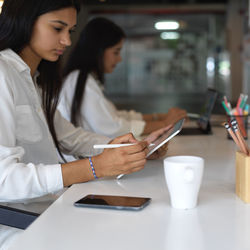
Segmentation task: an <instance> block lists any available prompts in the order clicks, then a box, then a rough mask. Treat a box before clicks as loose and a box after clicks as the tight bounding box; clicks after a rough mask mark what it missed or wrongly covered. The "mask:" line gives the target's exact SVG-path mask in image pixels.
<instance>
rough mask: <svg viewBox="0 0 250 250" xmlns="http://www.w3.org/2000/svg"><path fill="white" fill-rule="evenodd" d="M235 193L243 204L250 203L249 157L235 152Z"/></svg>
mask: <svg viewBox="0 0 250 250" xmlns="http://www.w3.org/2000/svg"><path fill="white" fill-rule="evenodd" d="M235 192H236V194H237V196H238V197H239V198H240V199H241V200H242V201H244V202H245V203H250V156H247V155H245V154H243V153H241V152H236V179H235Z"/></svg>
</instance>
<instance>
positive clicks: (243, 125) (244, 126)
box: [227, 115, 249, 140]
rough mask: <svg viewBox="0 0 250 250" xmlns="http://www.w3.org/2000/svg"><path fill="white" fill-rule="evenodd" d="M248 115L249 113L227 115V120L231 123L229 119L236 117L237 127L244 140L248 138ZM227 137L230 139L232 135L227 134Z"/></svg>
mask: <svg viewBox="0 0 250 250" xmlns="http://www.w3.org/2000/svg"><path fill="white" fill-rule="evenodd" d="M248 117H249V115H227V121H228V123H229V124H230V125H231V121H232V120H233V119H236V121H237V123H238V126H239V129H240V131H241V134H242V136H243V137H244V139H245V140H247V139H248ZM227 138H228V139H232V137H231V136H230V135H229V134H228V137H227Z"/></svg>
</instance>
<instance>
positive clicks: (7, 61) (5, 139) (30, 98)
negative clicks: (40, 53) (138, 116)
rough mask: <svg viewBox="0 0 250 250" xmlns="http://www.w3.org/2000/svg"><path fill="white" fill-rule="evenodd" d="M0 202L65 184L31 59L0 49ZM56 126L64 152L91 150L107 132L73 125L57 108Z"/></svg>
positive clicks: (103, 140)
mask: <svg viewBox="0 0 250 250" xmlns="http://www.w3.org/2000/svg"><path fill="white" fill-rule="evenodd" d="M0 89H1V91H0V202H19V201H24V200H29V199H32V198H36V197H40V196H43V195H46V194H48V193H53V192H56V191H58V190H60V189H62V188H63V180H62V173H61V165H60V164H59V157H58V153H57V150H56V148H55V145H54V142H53V139H52V136H51V134H50V131H49V128H48V125H47V122H46V118H45V115H44V112H43V109H42V107H41V97H40V95H39V91H37V88H36V83H35V79H32V78H31V75H30V69H29V67H28V66H27V64H26V63H25V62H24V61H23V60H22V59H21V58H20V57H19V56H18V55H17V54H16V53H15V52H14V51H12V50H10V49H7V50H4V51H1V52H0ZM54 122H55V129H56V133H57V137H58V140H59V142H60V144H61V145H62V146H63V148H65V149H66V150H65V151H64V153H66V154H72V155H78V156H79V155H82V156H89V155H94V154H98V153H100V151H96V150H95V151H94V149H93V144H97V143H107V142H108V141H109V140H110V139H109V138H107V137H104V136H98V135H96V134H93V133H90V132H87V131H84V130H83V129H82V128H75V127H74V126H73V125H72V124H71V123H69V122H68V121H66V120H65V119H64V118H63V117H62V116H61V115H60V113H59V112H58V111H57V112H56V114H55V120H54Z"/></svg>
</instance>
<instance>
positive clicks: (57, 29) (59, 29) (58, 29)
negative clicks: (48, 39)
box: [54, 27, 62, 32]
mask: <svg viewBox="0 0 250 250" xmlns="http://www.w3.org/2000/svg"><path fill="white" fill-rule="evenodd" d="M54 30H56V31H57V32H60V31H61V30H62V28H57V27H54Z"/></svg>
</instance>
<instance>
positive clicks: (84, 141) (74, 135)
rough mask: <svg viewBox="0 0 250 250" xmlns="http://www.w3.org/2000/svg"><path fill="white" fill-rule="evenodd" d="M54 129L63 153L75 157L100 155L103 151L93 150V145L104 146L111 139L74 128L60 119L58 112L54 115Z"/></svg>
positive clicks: (62, 118)
mask: <svg viewBox="0 0 250 250" xmlns="http://www.w3.org/2000/svg"><path fill="white" fill-rule="evenodd" d="M55 127H56V132H57V139H58V141H59V142H60V145H61V146H62V148H63V151H64V153H66V154H70V155H76V156H93V155H97V154H100V153H101V152H102V151H103V149H94V148H93V145H95V144H106V143H108V142H109V141H110V140H111V139H110V138H108V137H106V136H102V135H98V134H95V133H92V132H89V131H86V130H84V129H83V128H81V127H75V126H74V125H73V124H72V123H70V122H68V121H67V120H66V119H64V117H62V115H61V113H60V112H59V110H57V111H56V114H55Z"/></svg>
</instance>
